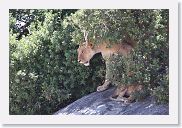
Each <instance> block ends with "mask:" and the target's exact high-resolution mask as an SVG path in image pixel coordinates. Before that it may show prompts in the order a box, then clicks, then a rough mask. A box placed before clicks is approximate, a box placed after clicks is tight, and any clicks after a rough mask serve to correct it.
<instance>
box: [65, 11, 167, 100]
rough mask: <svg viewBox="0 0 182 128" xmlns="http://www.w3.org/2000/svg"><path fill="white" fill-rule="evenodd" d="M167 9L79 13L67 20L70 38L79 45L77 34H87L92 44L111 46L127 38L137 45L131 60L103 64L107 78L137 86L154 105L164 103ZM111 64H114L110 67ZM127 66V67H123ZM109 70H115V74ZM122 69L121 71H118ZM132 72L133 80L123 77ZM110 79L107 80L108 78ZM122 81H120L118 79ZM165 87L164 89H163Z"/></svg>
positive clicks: (165, 98) (165, 94)
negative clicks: (136, 83) (102, 43)
mask: <svg viewBox="0 0 182 128" xmlns="http://www.w3.org/2000/svg"><path fill="white" fill-rule="evenodd" d="M168 16H169V11H168V10H165V9H164V10H130V9H127V10H118V9H116V10H79V11H77V12H76V13H74V14H73V15H72V16H71V17H69V18H67V21H69V22H71V23H72V24H71V25H73V26H74V27H75V28H80V29H76V30H75V31H74V32H73V39H74V40H75V41H76V42H82V41H81V40H83V39H82V38H83V36H82V35H81V34H80V33H81V31H84V30H86V31H88V32H89V40H90V41H91V42H92V43H95V44H97V43H101V42H102V41H103V40H108V41H110V42H111V44H114V43H120V42H122V41H126V39H128V37H129V38H131V39H133V40H134V41H136V42H137V45H136V47H135V48H134V51H133V52H132V54H131V59H129V60H126V61H125V62H127V63H128V64H126V63H125V62H124V61H123V57H119V58H111V59H110V60H109V62H111V63H110V64H107V63H108V62H107V63H106V64H107V65H108V66H107V65H106V66H107V67H108V70H109V69H110V70H109V71H108V72H109V73H108V74H109V76H111V77H112V76H115V77H113V78H112V81H114V83H117V85H119V84H120V85H121V84H122V83H125V84H126V83H132V82H136V81H138V83H140V84H142V85H144V86H145V88H146V89H147V90H146V91H147V92H148V90H150V91H149V93H150V94H151V95H154V96H155V97H156V101H157V102H165V103H168V100H169V97H168V94H169V92H168V87H169V85H168V79H164V76H167V75H168V67H169V64H168V63H169V58H168V56H169V48H168V42H169V39H168V34H169V33H168V26H169V25H168V23H169V17H168ZM112 61H114V62H118V63H115V64H113V63H112ZM127 65H129V66H127ZM112 69H116V70H115V71H114V70H112ZM122 69H123V70H122ZM128 70H129V71H131V72H134V77H126V76H127V72H128ZM111 77H110V78H111ZM119 78H124V79H119ZM164 84H165V86H164Z"/></svg>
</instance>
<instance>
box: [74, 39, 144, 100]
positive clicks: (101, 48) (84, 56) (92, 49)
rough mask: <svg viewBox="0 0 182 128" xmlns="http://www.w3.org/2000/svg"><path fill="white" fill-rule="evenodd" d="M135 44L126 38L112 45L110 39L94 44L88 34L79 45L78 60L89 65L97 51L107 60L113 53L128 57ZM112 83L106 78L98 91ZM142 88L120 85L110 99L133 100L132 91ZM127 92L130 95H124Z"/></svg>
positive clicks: (139, 86)
mask: <svg viewBox="0 0 182 128" xmlns="http://www.w3.org/2000/svg"><path fill="white" fill-rule="evenodd" d="M134 46H135V42H134V41H132V40H125V41H123V42H119V43H114V44H112V45H111V43H110V42H109V41H103V42H102V43H99V44H95V45H94V43H92V42H89V41H88V39H87V36H86V37H85V42H84V43H81V44H80V45H79V48H78V49H77V52H78V62H79V63H81V64H84V65H85V66H89V65H90V60H91V58H92V57H93V56H94V55H95V54H97V53H101V54H102V56H103V58H104V59H105V60H106V61H107V58H109V57H111V55H113V54H121V55H123V56H126V57H127V56H128V55H129V54H130V53H131V51H132V49H133V48H134ZM106 68H107V67H106ZM106 74H107V72H106ZM110 84H111V81H109V80H107V79H106V80H105V82H104V84H103V85H102V86H98V87H97V91H104V90H106V89H107V88H108V87H109V85H110ZM141 88H142V86H141V85H128V86H121V87H118V88H117V89H116V91H115V93H114V94H113V96H111V98H110V99H112V100H117V101H124V102H130V101H133V100H134V99H133V97H132V93H134V92H135V91H139V90H141ZM125 94H127V95H128V98H125V97H124V95H125ZM116 96H117V97H116ZM113 97H116V98H113Z"/></svg>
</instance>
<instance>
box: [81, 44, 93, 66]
mask: <svg viewBox="0 0 182 128" xmlns="http://www.w3.org/2000/svg"><path fill="white" fill-rule="evenodd" d="M77 52H78V62H79V63H81V64H84V65H85V66H89V65H90V60H91V58H92V57H93V56H94V55H95V51H94V49H93V44H92V43H88V42H84V43H82V44H81V45H80V46H79V48H78V49H77Z"/></svg>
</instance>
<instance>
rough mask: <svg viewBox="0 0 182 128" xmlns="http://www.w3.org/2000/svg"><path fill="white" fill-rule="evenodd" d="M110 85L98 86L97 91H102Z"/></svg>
mask: <svg viewBox="0 0 182 128" xmlns="http://www.w3.org/2000/svg"><path fill="white" fill-rule="evenodd" d="M107 88H108V87H106V86H98V87H97V92H101V91H104V90H106V89H107Z"/></svg>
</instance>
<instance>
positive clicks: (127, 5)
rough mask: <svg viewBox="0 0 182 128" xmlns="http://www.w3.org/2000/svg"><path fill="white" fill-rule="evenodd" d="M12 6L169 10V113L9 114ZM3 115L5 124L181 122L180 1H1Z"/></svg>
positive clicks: (1, 91) (15, 7) (19, 7)
mask: <svg viewBox="0 0 182 128" xmlns="http://www.w3.org/2000/svg"><path fill="white" fill-rule="evenodd" d="M9 9H169V115H99V116H98V115H88V116H87V115H84V116H83V115H82V116H81V115H76V116H73V115H69V116H68V115H65V116H60V115H9ZM0 39H1V42H0V60H1V61H0V69H1V73H0V82H1V84H0V85H1V89H0V98H1V109H0V113H1V114H0V116H1V122H2V123H3V124H178V119H179V115H178V109H179V108H178V3H177V1H176V0H168V1H165V0H151V1H147V0H137V1H133V0H103V1H102V0H100V1H98V0H65V1H63V0H52V1H41V0H31V1H28V0H16V1H15V0H1V2H0Z"/></svg>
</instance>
